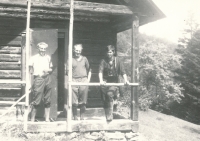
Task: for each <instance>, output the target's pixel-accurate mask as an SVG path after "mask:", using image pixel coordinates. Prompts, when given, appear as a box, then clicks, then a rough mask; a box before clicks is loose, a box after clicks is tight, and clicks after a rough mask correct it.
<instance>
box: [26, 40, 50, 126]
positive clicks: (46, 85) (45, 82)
mask: <svg viewBox="0 0 200 141" xmlns="http://www.w3.org/2000/svg"><path fill="white" fill-rule="evenodd" d="M47 47H48V44H46V43H45V42H40V43H38V44H37V49H38V53H37V54H36V55H34V56H32V57H31V58H30V62H29V70H30V73H31V74H32V75H33V76H34V82H33V86H32V91H33V100H32V102H31V121H33V122H34V121H35V116H36V113H37V109H38V107H39V105H40V103H41V101H44V107H45V121H46V122H49V114H50V105H51V93H52V86H51V76H50V75H49V74H50V72H51V71H52V69H51V67H52V63H51V57H50V56H49V55H47V54H46V49H47Z"/></svg>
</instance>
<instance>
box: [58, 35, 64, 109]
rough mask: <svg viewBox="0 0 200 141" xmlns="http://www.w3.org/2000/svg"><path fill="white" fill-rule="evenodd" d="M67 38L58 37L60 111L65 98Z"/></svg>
mask: <svg viewBox="0 0 200 141" xmlns="http://www.w3.org/2000/svg"><path fill="white" fill-rule="evenodd" d="M64 64H65V39H64V38H58V111H63V108H64V98H65V96H64V95H65V94H64V93H65V86H64V81H65V76H64V75H65V66H64Z"/></svg>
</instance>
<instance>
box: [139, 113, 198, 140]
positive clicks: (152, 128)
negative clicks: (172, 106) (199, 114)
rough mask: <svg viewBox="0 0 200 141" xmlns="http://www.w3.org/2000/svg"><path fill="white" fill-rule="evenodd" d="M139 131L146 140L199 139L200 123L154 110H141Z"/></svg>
mask: <svg viewBox="0 0 200 141" xmlns="http://www.w3.org/2000/svg"><path fill="white" fill-rule="evenodd" d="M139 122H140V129H139V132H140V133H141V134H142V136H144V138H145V139H143V140H144V141H198V140H200V125H196V124H193V123H190V122H187V121H184V120H181V119H179V118H176V117H173V116H170V115H165V114H162V113H159V112H156V111H153V110H148V111H146V112H143V111H141V112H140V115H139Z"/></svg>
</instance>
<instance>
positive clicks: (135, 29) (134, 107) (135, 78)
mask: <svg viewBox="0 0 200 141" xmlns="http://www.w3.org/2000/svg"><path fill="white" fill-rule="evenodd" d="M138 42H139V18H138V16H137V15H133V23H132V48H131V62H132V65H131V68H132V69H131V70H132V71H131V82H132V83H138V82H139V72H138V71H139V44H138ZM131 119H132V120H134V121H138V87H131Z"/></svg>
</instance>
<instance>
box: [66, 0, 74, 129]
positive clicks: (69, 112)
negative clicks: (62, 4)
mask: <svg viewBox="0 0 200 141" xmlns="http://www.w3.org/2000/svg"><path fill="white" fill-rule="evenodd" d="M73 22H74V0H71V2H70V23H69V46H68V68H69V70H68V96H67V131H68V132H71V131H72V128H71V120H72V119H71V118H72V86H71V82H72V45H73Z"/></svg>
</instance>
